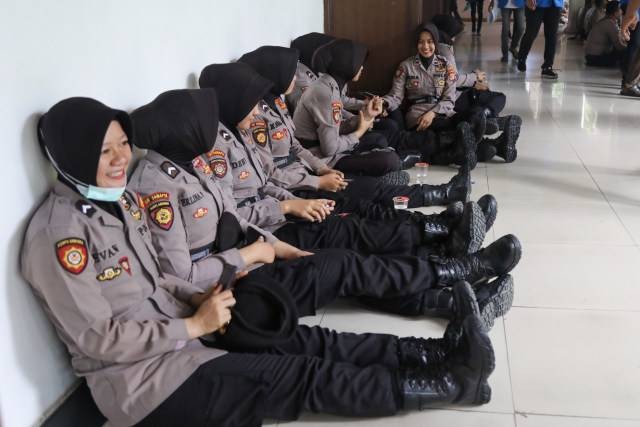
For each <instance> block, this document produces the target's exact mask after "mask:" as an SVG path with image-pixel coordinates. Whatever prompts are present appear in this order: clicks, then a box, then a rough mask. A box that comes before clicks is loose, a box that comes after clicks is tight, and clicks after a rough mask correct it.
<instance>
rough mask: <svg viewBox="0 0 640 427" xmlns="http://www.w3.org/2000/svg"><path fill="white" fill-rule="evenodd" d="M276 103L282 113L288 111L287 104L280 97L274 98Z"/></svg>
mask: <svg viewBox="0 0 640 427" xmlns="http://www.w3.org/2000/svg"><path fill="white" fill-rule="evenodd" d="M276 105H277V106H278V108H279V109H280V110H282V112H283V113H286V112H288V111H289V110H288V108H287V104H286V103H285V102H284V101H283V100H282V98H280V97H278V98H276Z"/></svg>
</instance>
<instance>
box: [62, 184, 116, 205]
mask: <svg viewBox="0 0 640 427" xmlns="http://www.w3.org/2000/svg"><path fill="white" fill-rule="evenodd" d="M74 185H75V186H76V188H77V189H78V191H79V192H80V194H82V195H83V196H84V197H86V198H87V199H91V200H98V201H100V202H117V201H118V200H119V199H120V196H122V193H124V190H125V187H96V186H95V185H89V186H86V185H82V184H74Z"/></svg>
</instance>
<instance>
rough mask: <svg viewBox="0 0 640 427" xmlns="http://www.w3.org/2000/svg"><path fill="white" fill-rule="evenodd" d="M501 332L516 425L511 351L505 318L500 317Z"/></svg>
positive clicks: (515, 423)
mask: <svg viewBox="0 0 640 427" xmlns="http://www.w3.org/2000/svg"><path fill="white" fill-rule="evenodd" d="M502 332H503V334H504V345H505V347H506V348H507V371H509V389H510V391H511V407H512V408H513V421H514V425H515V426H517V421H516V395H515V391H514V389H513V375H512V373H511V353H510V351H509V338H508V335H507V319H505V318H504V316H503V317H502Z"/></svg>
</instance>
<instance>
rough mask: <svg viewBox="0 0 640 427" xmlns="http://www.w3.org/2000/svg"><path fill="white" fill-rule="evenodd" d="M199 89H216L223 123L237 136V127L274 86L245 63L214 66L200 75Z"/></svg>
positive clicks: (208, 67) (209, 66)
mask: <svg viewBox="0 0 640 427" xmlns="http://www.w3.org/2000/svg"><path fill="white" fill-rule="evenodd" d="M199 83H200V87H203V88H207V87H210V88H214V89H215V90H216V92H217V93H218V102H219V104H220V121H221V122H222V123H224V125H225V126H226V127H228V128H229V129H230V130H231V131H233V132H234V133H235V132H236V126H237V125H238V123H240V122H241V121H242V120H243V119H244V118H245V117H247V115H248V114H249V113H250V112H251V110H252V109H253V107H255V106H256V104H257V103H258V102H259V101H260V100H261V99H263V98H264V97H265V95H266V94H267V93H269V90H271V86H273V84H272V83H271V82H270V81H269V80H267V79H265V78H264V77H262V76H261V75H260V74H258V73H257V72H256V71H254V70H253V68H251V67H250V66H249V65H247V64H245V63H242V62H234V63H232V64H211V65H208V66H206V67H205V68H204V69H203V70H202V72H201V73H200V79H199Z"/></svg>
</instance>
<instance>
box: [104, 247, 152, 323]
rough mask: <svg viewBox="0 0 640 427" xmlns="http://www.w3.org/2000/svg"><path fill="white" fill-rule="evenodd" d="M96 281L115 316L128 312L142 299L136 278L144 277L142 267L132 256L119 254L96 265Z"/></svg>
mask: <svg viewBox="0 0 640 427" xmlns="http://www.w3.org/2000/svg"><path fill="white" fill-rule="evenodd" d="M95 271H96V281H97V283H98V284H99V286H100V289H102V295H103V296H104V297H105V299H106V300H107V301H109V304H110V305H111V309H112V311H113V312H114V314H120V313H123V312H125V311H127V310H128V308H129V307H130V306H132V305H134V304H137V303H139V301H140V299H141V298H142V289H141V287H140V284H139V283H138V282H137V281H136V280H135V276H136V274H137V275H142V267H140V266H139V265H138V263H137V260H136V259H134V258H133V257H132V256H131V255H130V254H118V255H117V256H115V257H112V258H110V259H107V260H104V261H102V260H101V261H99V262H96V263H95Z"/></svg>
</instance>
